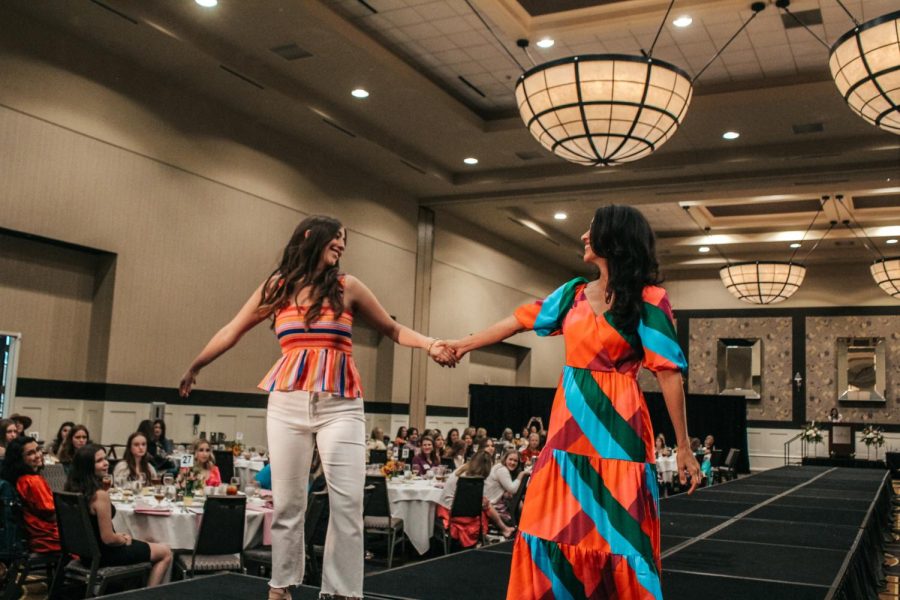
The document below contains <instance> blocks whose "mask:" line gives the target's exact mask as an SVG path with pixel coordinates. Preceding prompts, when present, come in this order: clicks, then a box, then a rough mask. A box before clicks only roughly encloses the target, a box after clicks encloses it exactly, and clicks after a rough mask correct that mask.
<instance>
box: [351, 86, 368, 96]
mask: <svg viewBox="0 0 900 600" xmlns="http://www.w3.org/2000/svg"><path fill="white" fill-rule="evenodd" d="M350 94H351V95H352V96H353V97H354V98H368V97H369V92H367V91H366V90H364V89H362V88H356V89H355V90H353V91H352V92H350Z"/></svg>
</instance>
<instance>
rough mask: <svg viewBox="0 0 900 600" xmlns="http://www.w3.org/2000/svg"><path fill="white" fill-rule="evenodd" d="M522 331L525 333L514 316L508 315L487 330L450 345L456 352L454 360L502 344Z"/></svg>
mask: <svg viewBox="0 0 900 600" xmlns="http://www.w3.org/2000/svg"><path fill="white" fill-rule="evenodd" d="M522 331H525V328H524V327H522V324H521V323H519V320H518V319H516V317H515V316H512V315H510V316H508V317H506V318H505V319H503V320H501V321H497V322H496V323H494V324H493V325H491V326H490V327H488V328H487V329H482V330H481V331H479V332H478V333H473V334H472V335H470V336H468V337H465V338H463V339H461V340H458V341H457V342H454V343H453V344H452V345H453V348H454V350H455V351H456V358H457V359H459V358H462V357H463V355H465V354H466V353H468V352H471V351H472V350H477V349H478V348H481V347H483V346H490V345H491V344H496V343H497V342H502V341H503V340H505V339H506V338H508V337H510V336H513V335H515V334H517V333H520V332H522Z"/></svg>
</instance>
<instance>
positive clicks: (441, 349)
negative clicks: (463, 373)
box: [428, 340, 466, 368]
mask: <svg viewBox="0 0 900 600" xmlns="http://www.w3.org/2000/svg"><path fill="white" fill-rule="evenodd" d="M460 346H461V342H460V341H459V340H438V341H436V342H435V343H434V345H432V346H431V350H430V351H429V352H428V354H429V355H430V356H431V358H433V359H434V362H436V363H438V364H439V365H441V366H442V367H451V368H453V367H455V366H456V365H457V363H459V361H461V360H462V357H463V356H465V354H466V353H465V352H464V351H463V350H462V349H461V348H460Z"/></svg>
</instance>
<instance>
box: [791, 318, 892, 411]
mask: <svg viewBox="0 0 900 600" xmlns="http://www.w3.org/2000/svg"><path fill="white" fill-rule="evenodd" d="M841 337H883V338H884V339H885V344H886V350H887V352H886V362H887V378H886V386H885V391H886V394H885V396H886V398H887V402H884V403H883V404H881V403H870V402H867V403H865V404H862V405H856V406H855V405H854V404H853V403H852V402H844V403H841V404H840V405H838V403H837V396H838V393H837V353H836V349H837V339H838V338H841ZM834 406H838V410H839V411H840V412H841V414H842V415H843V417H844V420H845V421H849V422H852V423H863V422H866V421H872V422H875V423H900V316H897V315H893V316H892V315H884V316H879V315H871V316H848V317H807V318H806V418H807V420H812V419H816V420H823V419H825V418H826V417H827V414H828V411H829V410H831V408H832V407H834Z"/></svg>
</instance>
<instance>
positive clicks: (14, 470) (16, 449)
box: [2, 435, 37, 487]
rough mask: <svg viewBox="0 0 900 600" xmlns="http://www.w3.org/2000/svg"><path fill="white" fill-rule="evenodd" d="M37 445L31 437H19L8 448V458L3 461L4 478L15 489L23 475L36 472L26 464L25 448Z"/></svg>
mask: <svg viewBox="0 0 900 600" xmlns="http://www.w3.org/2000/svg"><path fill="white" fill-rule="evenodd" d="M28 444H37V441H35V440H34V439H32V438H30V437H25V436H21V435H20V436H19V437H17V438H16V439H14V440H13V441H11V442H10V443H9V444H8V445H7V446H6V457H5V458H4V459H3V474H2V477H3V479H5V480H6V481H8V482H9V483H10V484H11V485H12V486H13V487H15V485H16V483H18V481H19V477H21V476H22V475H33V474H34V471H33V470H32V469H31V467H29V466H28V465H26V464H25V446H27V445H28Z"/></svg>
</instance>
